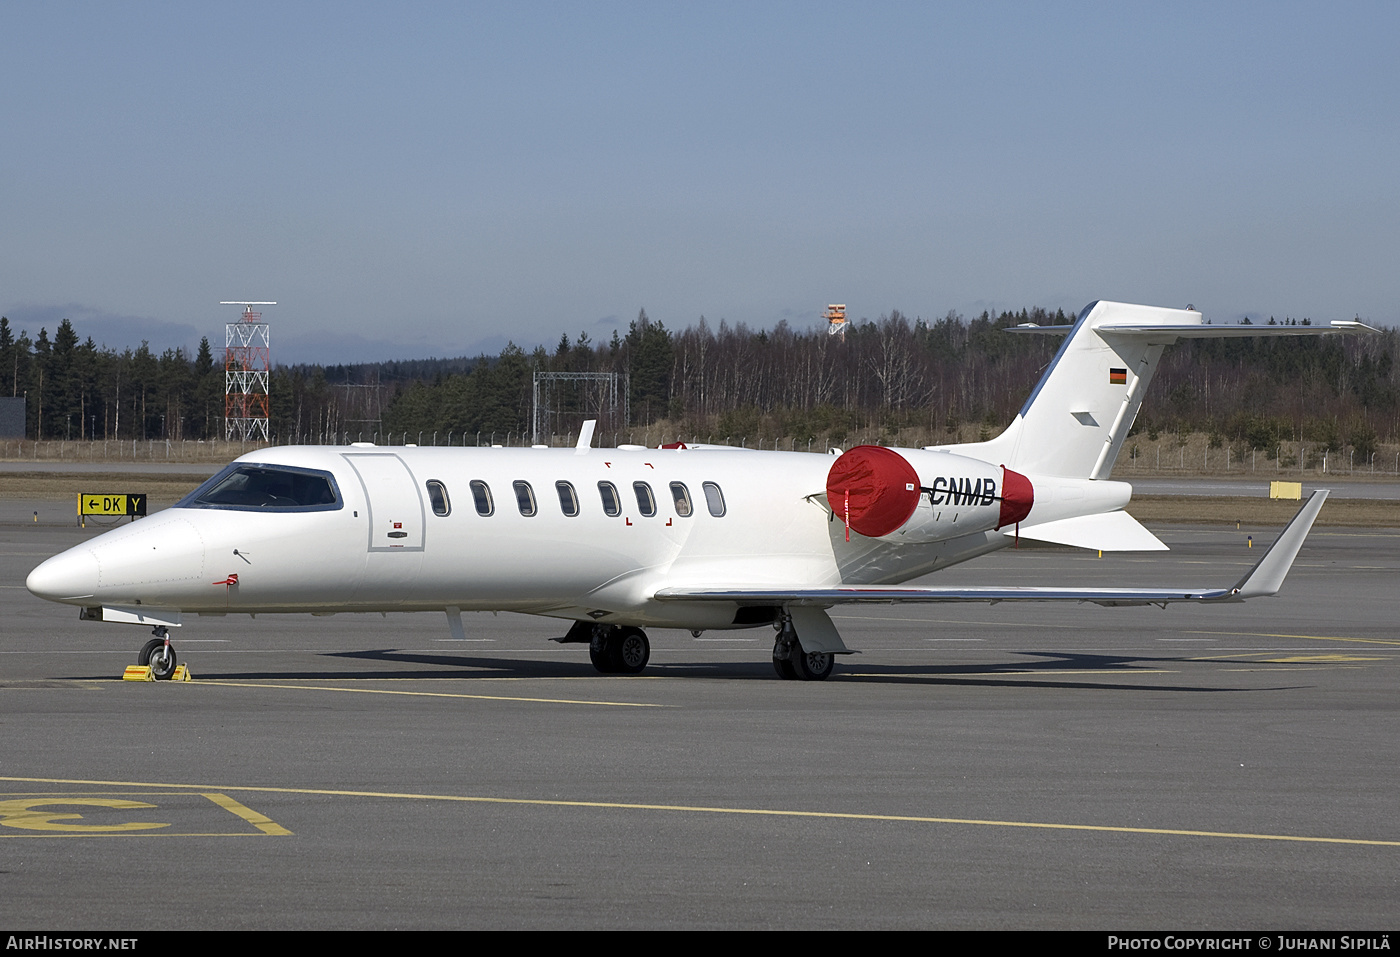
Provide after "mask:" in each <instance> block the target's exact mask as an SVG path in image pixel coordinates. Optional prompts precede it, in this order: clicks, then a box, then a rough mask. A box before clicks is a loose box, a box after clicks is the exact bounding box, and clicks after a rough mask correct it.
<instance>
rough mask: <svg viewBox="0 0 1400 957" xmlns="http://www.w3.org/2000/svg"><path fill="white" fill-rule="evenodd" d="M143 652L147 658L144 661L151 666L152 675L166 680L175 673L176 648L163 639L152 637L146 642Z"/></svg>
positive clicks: (160, 679) (159, 679)
mask: <svg viewBox="0 0 1400 957" xmlns="http://www.w3.org/2000/svg"><path fill="white" fill-rule="evenodd" d="M152 645H154V646H155V647H154V648H152V647H151V646H152ZM148 650H149V651H148ZM141 653H142V655H144V656H145V658H146V661H145V662H144V663H145V664H148V665H150V666H151V677H153V678H155V679H156V680H158V681H165V680H167V679H169V677H170V676H171V675H173V674H174V673H175V649H174V648H173V647H172V646H170V645H167V644H166V643H165V642H164V641H162V640H161V639H159V638H152V639H151V640H150V641H148V642H146V646H145V647H144V648H142V649H141Z"/></svg>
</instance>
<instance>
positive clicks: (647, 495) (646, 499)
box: [632, 482, 656, 518]
mask: <svg viewBox="0 0 1400 957" xmlns="http://www.w3.org/2000/svg"><path fill="white" fill-rule="evenodd" d="M632 491H634V492H636V493H637V509H638V510H639V511H640V512H641V513H642V517H644V518H651V517H652V516H653V515H655V514H656V496H655V495H653V494H651V486H650V485H648V484H647V483H646V482H633V483H632Z"/></svg>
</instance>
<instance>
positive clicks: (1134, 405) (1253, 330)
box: [957, 301, 1376, 479]
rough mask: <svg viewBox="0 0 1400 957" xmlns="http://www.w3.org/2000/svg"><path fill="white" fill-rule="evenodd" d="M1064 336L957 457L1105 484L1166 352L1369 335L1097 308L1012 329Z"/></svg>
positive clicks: (1181, 312)
mask: <svg viewBox="0 0 1400 957" xmlns="http://www.w3.org/2000/svg"><path fill="white" fill-rule="evenodd" d="M1007 331H1008V332H1017V333H1038V334H1042V335H1045V334H1049V335H1064V336H1065V341H1064V343H1063V344H1062V345H1061V346H1060V351H1059V352H1058V353H1056V354H1055V358H1054V360H1053V361H1052V362H1051V363H1050V365H1049V367H1048V368H1047V369H1046V370H1045V373H1044V374H1043V375H1042V376H1041V378H1040V382H1039V383H1038V384H1037V385H1036V387H1035V389H1034V390H1033V391H1032V392H1031V394H1030V397H1029V398H1028V399H1026V403H1025V405H1024V406H1022V407H1021V411H1020V412H1019V413H1017V415H1016V418H1015V419H1014V420H1013V421H1012V423H1011V424H1010V425H1009V426H1008V427H1007V428H1006V431H1004V432H1003V433H1002V434H1001V435H999V436H997V437H996V438H994V439H992V440H990V441H988V442H978V443H975V444H972V445H964V446H960V447H958V449H957V451H958V452H960V453H962V454H965V455H972V456H975V457H977V458H980V459H983V460H984V461H988V462H996V463H1001V464H1005V465H1006V466H1007V467H1008V468H1012V469H1015V470H1016V471H1018V472H1024V473H1027V474H1032V475H1056V476H1063V477H1065V478H1088V479H1106V478H1108V476H1109V473H1111V472H1112V471H1113V464H1114V462H1115V461H1116V460H1117V458H1118V452H1119V450H1120V449H1122V447H1123V440H1124V439H1126V438H1127V436H1128V431H1129V430H1130V429H1131V428H1132V427H1133V421H1134V420H1135V419H1136V418H1137V414H1138V410H1139V409H1141V408H1142V399H1143V396H1144V395H1145V394H1146V392H1147V386H1148V385H1149V384H1150V383H1151V382H1152V376H1153V375H1154V374H1155V373H1156V371H1157V363H1158V360H1160V359H1161V357H1162V350H1163V349H1164V348H1165V347H1166V346H1168V345H1171V344H1172V343H1174V342H1176V341H1177V340H1178V339H1202V338H1235V337H1240V336H1268V335H1318V334H1327V333H1348V332H1350V333H1355V332H1374V331H1376V330H1374V329H1372V328H1371V327H1369V326H1366V325H1363V324H1362V323H1360V322H1356V321H1345V322H1332V323H1330V324H1328V325H1308V326H1277V325H1275V326H1270V325H1211V324H1206V323H1205V322H1204V321H1203V318H1202V316H1201V313H1199V312H1197V311H1195V310H1194V309H1191V308H1187V309H1163V308H1160V307H1157V306H1136V305H1130V304H1128V303H1122V302H1105V301H1099V302H1093V303H1090V304H1089V305H1087V306H1085V307H1084V310H1083V311H1082V312H1080V314H1079V317H1078V318H1077V319H1076V320H1075V322H1074V325H1072V326H1034V325H1026V326H1014V327H1012V328H1010V329H1008V330H1007Z"/></svg>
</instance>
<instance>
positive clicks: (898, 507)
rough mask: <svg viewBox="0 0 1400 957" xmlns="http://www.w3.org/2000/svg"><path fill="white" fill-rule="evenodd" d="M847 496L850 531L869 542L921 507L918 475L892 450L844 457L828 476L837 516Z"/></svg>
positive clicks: (875, 448)
mask: <svg viewBox="0 0 1400 957" xmlns="http://www.w3.org/2000/svg"><path fill="white" fill-rule="evenodd" d="M1028 485H1029V483H1028ZM847 493H849V494H850V503H851V506H850V507H851V512H850V514H851V528H854V529H855V530H856V531H858V532H860V533H861V534H862V535H864V536H866V537H867V538H879V537H880V536H881V535H888V534H889V533H890V532H893V531H894V530H895V529H897V528H899V527H900V526H901V525H903V524H904V523H905V522H907V521H909V517H910V516H911V515H913V514H914V509H915V508H917V507H918V505H919V473H917V472H915V471H914V466H912V465H910V464H909V462H908V460H906V459H905V458H904V456H902V455H900V454H899V453H898V452H896V451H894V450H893V449H887V448H884V447H883V446H879V445H857V446H856V447H855V448H853V449H851V450H849V451H847V452H844V453H842V454H841V456H840V457H839V458H837V460H836V461H835V462H834V463H833V464H832V466H831V471H829V472H827V473H826V500H827V501H828V502H829V503H831V507H832V510H833V511H835V512H836V513H837V514H838V515H840V514H841V513H842V512H843V510H844V509H845V507H846V495H847ZM1027 510H1029V506H1027Z"/></svg>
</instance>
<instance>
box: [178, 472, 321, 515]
mask: <svg viewBox="0 0 1400 957" xmlns="http://www.w3.org/2000/svg"><path fill="white" fill-rule="evenodd" d="M175 507H176V508H220V509H236V510H240V511H276V512H324V511H330V510H332V509H338V508H343V507H344V502H343V501H342V500H341V498H340V489H339V488H338V487H337V486H336V484H335V476H333V475H332V474H331V473H330V472H324V471H321V470H320V469H303V468H296V467H294V466H290V465H258V464H255V463H252V462H235V463H233V464H232V465H230V466H228V467H227V468H225V469H224V470H223V471H222V472H220V473H219V474H218V475H215V476H214V477H213V478H211V479H210V480H209V481H207V482H205V483H204V484H203V485H201V486H200V487H199V488H197V489H195V490H194V491H193V492H191V493H190V494H189V495H186V496H185V497H184V498H182V499H181V500H180V501H179V502H177V503H175Z"/></svg>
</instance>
